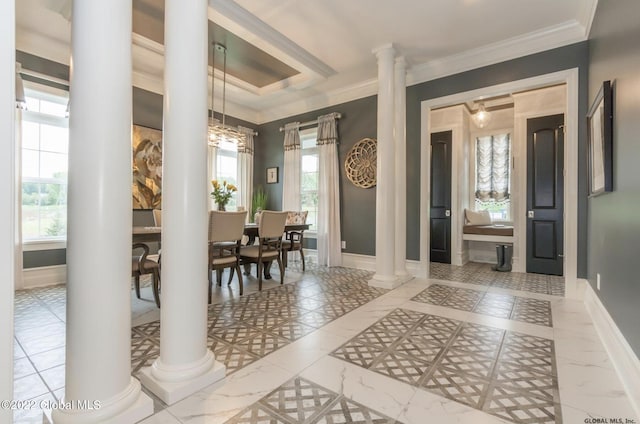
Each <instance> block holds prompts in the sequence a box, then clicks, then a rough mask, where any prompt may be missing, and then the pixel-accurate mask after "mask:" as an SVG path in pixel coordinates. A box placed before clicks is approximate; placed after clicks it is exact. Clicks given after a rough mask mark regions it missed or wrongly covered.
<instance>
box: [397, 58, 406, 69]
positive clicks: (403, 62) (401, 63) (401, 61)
mask: <svg viewBox="0 0 640 424" xmlns="http://www.w3.org/2000/svg"><path fill="white" fill-rule="evenodd" d="M396 69H402V70H406V69H407V59H406V58H405V57H404V56H398V57H396Z"/></svg>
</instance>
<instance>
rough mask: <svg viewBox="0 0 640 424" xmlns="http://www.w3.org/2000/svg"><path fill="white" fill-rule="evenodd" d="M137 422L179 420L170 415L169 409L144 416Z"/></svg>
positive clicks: (176, 423)
mask: <svg viewBox="0 0 640 424" xmlns="http://www.w3.org/2000/svg"><path fill="white" fill-rule="evenodd" d="M139 424H181V423H180V420H178V419H177V418H176V417H174V416H173V415H171V413H169V411H167V410H164V411H161V412H158V413H157V414H153V415H152V416H150V417H149V418H146V419H144V420H142V421H140V422H139Z"/></svg>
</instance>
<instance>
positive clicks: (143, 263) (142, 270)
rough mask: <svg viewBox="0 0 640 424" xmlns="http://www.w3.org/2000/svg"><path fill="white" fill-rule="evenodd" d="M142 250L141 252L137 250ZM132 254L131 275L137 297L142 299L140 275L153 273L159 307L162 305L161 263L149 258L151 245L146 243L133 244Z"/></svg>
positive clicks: (155, 296)
mask: <svg viewBox="0 0 640 424" xmlns="http://www.w3.org/2000/svg"><path fill="white" fill-rule="evenodd" d="M139 250H142V253H141V254H136V253H135V252H137V251H139ZM132 251H133V252H134V253H133V255H131V276H132V277H133V278H134V279H135V286H134V287H135V290H136V297H137V298H138V299H140V277H141V276H142V275H145V274H151V284H152V286H151V287H152V289H153V298H154V300H155V301H156V305H157V306H158V308H159V307H160V265H159V264H158V262H156V261H154V260H152V259H149V258H148V257H147V256H149V246H147V245H146V244H144V243H135V244H134V245H133V248H132Z"/></svg>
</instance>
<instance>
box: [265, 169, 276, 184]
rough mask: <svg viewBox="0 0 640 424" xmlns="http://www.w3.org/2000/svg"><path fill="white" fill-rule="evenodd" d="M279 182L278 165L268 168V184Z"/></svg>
mask: <svg viewBox="0 0 640 424" xmlns="http://www.w3.org/2000/svg"><path fill="white" fill-rule="evenodd" d="M277 182H278V167H277V166H274V167H272V168H267V184H275V183H277Z"/></svg>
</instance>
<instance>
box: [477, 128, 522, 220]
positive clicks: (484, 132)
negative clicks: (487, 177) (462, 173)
mask: <svg viewBox="0 0 640 424" xmlns="http://www.w3.org/2000/svg"><path fill="white" fill-rule="evenodd" d="M500 134H509V143H510V148H509V160H510V162H511V166H510V167H509V193H510V197H509V210H508V211H507V219H499V220H494V221H493V222H495V223H498V224H512V223H513V191H512V189H513V167H514V164H515V161H514V157H513V144H514V129H513V128H510V127H505V128H484V129H478V130H475V131H471V132H470V133H469V135H470V137H469V143H470V148H469V208H470V209H471V210H473V211H476V178H477V175H476V163H477V160H478V158H477V143H478V138H480V137H486V136H496V135H500ZM476 212H477V211H476Z"/></svg>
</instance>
